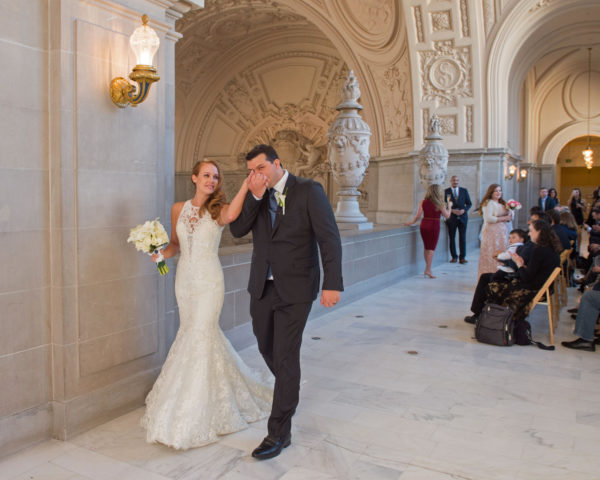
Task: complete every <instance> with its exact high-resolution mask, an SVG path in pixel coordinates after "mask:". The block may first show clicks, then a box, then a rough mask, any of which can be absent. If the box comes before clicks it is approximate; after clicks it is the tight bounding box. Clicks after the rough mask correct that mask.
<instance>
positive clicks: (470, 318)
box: [465, 315, 479, 325]
mask: <svg viewBox="0 0 600 480" xmlns="http://www.w3.org/2000/svg"><path fill="white" fill-rule="evenodd" d="M478 316H479V315H469V316H467V317H465V322H467V323H472V324H473V325H474V324H475V322H477V317H478Z"/></svg>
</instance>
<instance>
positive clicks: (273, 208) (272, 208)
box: [267, 188, 277, 280]
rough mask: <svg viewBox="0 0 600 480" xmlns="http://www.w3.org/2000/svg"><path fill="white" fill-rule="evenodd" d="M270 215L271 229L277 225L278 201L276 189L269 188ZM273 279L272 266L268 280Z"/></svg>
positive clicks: (269, 269)
mask: <svg viewBox="0 0 600 480" xmlns="http://www.w3.org/2000/svg"><path fill="white" fill-rule="evenodd" d="M269 215H270V216H271V228H273V225H275V217H276V216H277V199H276V198H275V189H274V188H269ZM272 278H273V271H272V270H271V265H269V268H268V269H267V279H268V280H270V279H272Z"/></svg>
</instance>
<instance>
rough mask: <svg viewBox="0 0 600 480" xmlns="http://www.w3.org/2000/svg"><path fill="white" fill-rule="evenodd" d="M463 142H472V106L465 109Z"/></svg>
mask: <svg viewBox="0 0 600 480" xmlns="http://www.w3.org/2000/svg"><path fill="white" fill-rule="evenodd" d="M465 132H466V134H465V137H466V138H465V140H466V141H467V142H473V105H467V106H466V107H465Z"/></svg>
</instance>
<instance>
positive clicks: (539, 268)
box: [465, 220, 562, 330]
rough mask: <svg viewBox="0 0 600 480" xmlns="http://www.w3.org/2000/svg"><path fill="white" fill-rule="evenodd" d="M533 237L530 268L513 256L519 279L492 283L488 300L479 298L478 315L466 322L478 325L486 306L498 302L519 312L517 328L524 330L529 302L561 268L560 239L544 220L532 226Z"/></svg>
mask: <svg viewBox="0 0 600 480" xmlns="http://www.w3.org/2000/svg"><path fill="white" fill-rule="evenodd" d="M529 237H530V239H531V241H532V242H533V243H534V244H535V246H534V248H533V250H532V252H531V257H530V259H529V261H528V262H527V265H525V261H524V260H523V258H522V257H521V256H519V255H517V254H516V253H514V254H511V255H512V258H513V261H514V262H515V263H516V265H517V267H518V270H517V271H516V278H514V279H512V280H511V281H509V282H490V283H489V284H488V286H487V291H486V292H485V296H484V298H481V299H478V300H479V301H476V299H475V298H474V299H473V306H472V307H471V310H472V311H473V313H474V315H473V316H471V317H466V318H465V321H466V322H468V323H475V321H476V319H477V317H478V316H479V314H480V313H481V311H482V310H483V306H484V305H485V304H487V303H494V304H496V305H503V306H505V307H509V308H511V309H512V310H513V312H515V313H514V316H513V319H514V322H515V329H516V330H519V329H521V328H522V324H523V323H524V322H525V318H527V315H529V303H530V302H531V300H532V299H533V297H534V296H535V294H536V293H537V291H538V290H539V289H540V288H541V287H542V285H543V284H544V282H545V281H546V280H547V279H548V277H549V276H550V274H551V273H552V271H553V270H554V269H555V268H556V267H558V266H559V265H560V256H559V254H558V252H560V251H561V250H562V245H561V244H560V241H559V239H558V237H557V236H556V234H555V233H554V232H553V231H552V229H551V227H550V225H548V223H547V222H545V221H543V220H536V221H534V222H532V223H531V224H530V225H529ZM519 323H521V325H519Z"/></svg>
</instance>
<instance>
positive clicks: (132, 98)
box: [110, 15, 160, 108]
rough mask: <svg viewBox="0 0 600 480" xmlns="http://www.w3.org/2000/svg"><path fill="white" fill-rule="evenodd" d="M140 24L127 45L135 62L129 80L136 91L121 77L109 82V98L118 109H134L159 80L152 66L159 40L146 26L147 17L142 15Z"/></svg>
mask: <svg viewBox="0 0 600 480" xmlns="http://www.w3.org/2000/svg"><path fill="white" fill-rule="evenodd" d="M142 23H143V25H142V26H141V27H138V28H136V29H135V31H134V32H133V33H132V34H131V37H130V38H129V45H130V46H131V49H132V50H133V53H135V58H136V61H137V65H136V66H135V67H134V69H133V70H132V72H131V73H130V74H129V78H131V80H133V81H134V82H136V83H137V91H136V86H135V85H134V84H132V83H129V82H128V81H127V79H125V78H123V77H116V78H113V79H112V81H111V82H110V98H111V99H112V101H113V103H114V104H115V105H116V106H117V107H120V108H125V107H126V106H127V105H132V106H134V107H135V106H137V105H138V103H142V102H143V101H144V100H145V99H146V96H147V95H148V92H149V91H150V86H151V85H152V84H153V83H154V82H157V81H158V80H160V77H159V76H158V75H157V74H156V67H155V66H154V65H153V64H152V60H153V58H154V54H155V53H156V51H157V50H158V45H159V44H160V40H159V38H158V35H157V34H156V32H155V31H154V30H153V29H152V28H151V27H149V26H148V25H146V24H147V23H148V15H142Z"/></svg>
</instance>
